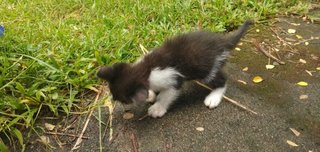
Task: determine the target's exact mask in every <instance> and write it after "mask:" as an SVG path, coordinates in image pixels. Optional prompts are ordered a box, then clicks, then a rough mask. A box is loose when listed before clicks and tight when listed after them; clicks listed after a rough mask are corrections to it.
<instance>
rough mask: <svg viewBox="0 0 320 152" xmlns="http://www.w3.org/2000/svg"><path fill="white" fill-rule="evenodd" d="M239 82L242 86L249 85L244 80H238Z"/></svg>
mask: <svg viewBox="0 0 320 152" xmlns="http://www.w3.org/2000/svg"><path fill="white" fill-rule="evenodd" d="M237 81H238V82H240V83H242V84H245V85H246V84H247V82H245V81H243V80H237Z"/></svg>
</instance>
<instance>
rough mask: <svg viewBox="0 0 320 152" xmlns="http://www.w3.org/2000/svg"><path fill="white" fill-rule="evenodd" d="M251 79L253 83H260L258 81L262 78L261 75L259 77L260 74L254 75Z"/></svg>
mask: <svg viewBox="0 0 320 152" xmlns="http://www.w3.org/2000/svg"><path fill="white" fill-rule="evenodd" d="M252 81H253V82H254V83H260V82H262V81H263V79H262V77H260V76H255V77H254V78H253V79H252Z"/></svg>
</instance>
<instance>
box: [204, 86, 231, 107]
mask: <svg viewBox="0 0 320 152" xmlns="http://www.w3.org/2000/svg"><path fill="white" fill-rule="evenodd" d="M225 90H226V88H225V87H224V88H218V89H215V90H213V91H212V92H211V93H210V94H209V95H208V96H207V97H206V99H205V100H204V104H205V105H206V106H208V107H209V108H214V107H217V106H218V105H219V103H220V102H221V99H222V97H223V94H224V92H225Z"/></svg>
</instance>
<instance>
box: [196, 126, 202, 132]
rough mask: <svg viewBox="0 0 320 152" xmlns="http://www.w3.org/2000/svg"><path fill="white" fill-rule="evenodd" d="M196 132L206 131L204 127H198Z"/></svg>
mask: <svg viewBox="0 0 320 152" xmlns="http://www.w3.org/2000/svg"><path fill="white" fill-rule="evenodd" d="M196 130H198V131H204V128H203V127H197V128H196Z"/></svg>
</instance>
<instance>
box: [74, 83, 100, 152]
mask: <svg viewBox="0 0 320 152" xmlns="http://www.w3.org/2000/svg"><path fill="white" fill-rule="evenodd" d="M102 90H103V87H102V86H100V89H99V91H98V92H97V95H96V97H95V99H94V105H96V104H97V102H98V99H99V97H100V94H101V93H102ZM93 111H94V108H92V109H91V110H90V112H89V114H88V117H87V120H86V122H85V124H84V126H83V129H82V131H81V133H80V135H79V137H78V139H77V141H76V143H75V144H74V145H73V147H72V149H71V151H74V150H77V149H78V148H79V147H80V144H81V142H82V137H83V134H84V132H85V131H86V129H87V127H88V124H89V121H90V118H91V116H92V113H93Z"/></svg>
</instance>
